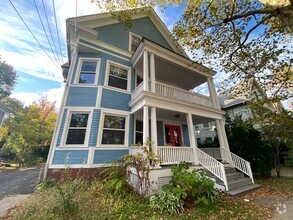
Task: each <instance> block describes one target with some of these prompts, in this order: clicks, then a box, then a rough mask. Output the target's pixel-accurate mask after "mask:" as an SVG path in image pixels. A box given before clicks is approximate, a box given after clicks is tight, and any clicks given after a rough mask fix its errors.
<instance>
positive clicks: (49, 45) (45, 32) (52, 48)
mask: <svg viewBox="0 0 293 220" xmlns="http://www.w3.org/2000/svg"><path fill="white" fill-rule="evenodd" d="M34 4H35V7H36V10H37V12H38V16H39V19H40V21H41V24H42V28H43V30H44V32H45V34H46V38H47V41H48V43H49V46H50V48H51V52H52V54H53V55H54V58H55V61H56V62H57V63H58V59H57V57H56V54H55V52H54V51H53V48H52V45H51V42H50V40H49V37H48V34H47V31H46V29H45V27H44V24H43V21H42V18H41V15H40V12H39V10H38V7H37V4H36V0H34ZM59 65H60V63H59ZM60 66H61V65H60Z"/></svg>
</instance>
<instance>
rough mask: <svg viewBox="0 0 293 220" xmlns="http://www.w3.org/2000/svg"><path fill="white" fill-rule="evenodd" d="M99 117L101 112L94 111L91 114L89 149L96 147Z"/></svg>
mask: <svg viewBox="0 0 293 220" xmlns="http://www.w3.org/2000/svg"><path fill="white" fill-rule="evenodd" d="M100 116H101V111H100V110H99V109H95V110H94V113H93V120H92V125H91V133H90V140H89V147H95V146H96V145H97V137H98V131H99V122H100Z"/></svg>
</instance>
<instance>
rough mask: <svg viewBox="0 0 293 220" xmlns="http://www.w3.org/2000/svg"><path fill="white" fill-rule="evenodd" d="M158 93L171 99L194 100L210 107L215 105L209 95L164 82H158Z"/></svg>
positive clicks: (193, 101)
mask: <svg viewBox="0 0 293 220" xmlns="http://www.w3.org/2000/svg"><path fill="white" fill-rule="evenodd" d="M156 93H157V94H159V95H161V96H165V97H168V98H171V99H177V100H181V101H187V102H192V103H195V104H199V105H204V106H208V107H212V106H213V102H212V99H211V98H210V97H208V96H204V95H200V94H197V93H195V92H189V91H186V90H184V89H180V88H177V87H173V86H170V85H167V84H164V83H159V82H156Z"/></svg>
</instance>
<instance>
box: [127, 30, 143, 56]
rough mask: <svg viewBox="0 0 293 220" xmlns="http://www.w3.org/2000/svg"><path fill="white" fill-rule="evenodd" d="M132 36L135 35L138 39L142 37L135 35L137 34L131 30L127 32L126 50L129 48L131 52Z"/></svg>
mask: <svg viewBox="0 0 293 220" xmlns="http://www.w3.org/2000/svg"><path fill="white" fill-rule="evenodd" d="M132 36H135V37H137V38H140V40H141V39H142V37H141V36H139V35H137V34H135V33H133V32H129V42H128V50H129V51H130V52H131V53H133V51H132V50H131V43H132Z"/></svg>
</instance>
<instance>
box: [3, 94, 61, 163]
mask: <svg viewBox="0 0 293 220" xmlns="http://www.w3.org/2000/svg"><path fill="white" fill-rule="evenodd" d="M56 118H57V114H56V111H55V106H54V103H52V102H50V101H48V100H47V99H46V97H43V98H41V99H40V100H39V101H38V102H34V103H33V104H32V105H30V106H28V107H25V108H23V109H20V110H18V111H17V113H16V114H15V116H14V118H11V119H10V120H9V121H7V122H6V123H5V125H4V126H3V128H1V129H2V130H3V131H5V132H3V134H2V135H0V141H2V140H4V143H3V147H2V149H1V151H3V150H4V149H7V148H9V149H10V150H12V151H13V152H15V154H16V160H17V162H18V163H19V165H20V166H22V165H29V164H32V163H36V162H37V160H38V159H39V157H40V156H43V157H44V159H45V158H46V156H47V155H46V152H47V151H48V149H49V146H50V141H51V138H52V134H53V131H54V125H55V121H56ZM44 152H45V153H44ZM43 154H45V155H43Z"/></svg>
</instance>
